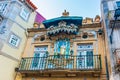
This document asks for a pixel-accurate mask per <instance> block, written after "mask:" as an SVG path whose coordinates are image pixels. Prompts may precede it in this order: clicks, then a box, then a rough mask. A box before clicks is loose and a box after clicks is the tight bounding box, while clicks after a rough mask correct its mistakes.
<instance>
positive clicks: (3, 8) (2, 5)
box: [0, 4, 7, 12]
mask: <svg viewBox="0 0 120 80" xmlns="http://www.w3.org/2000/svg"><path fill="white" fill-rule="evenodd" d="M6 6H7V4H0V12H3V11H4V10H5V8H6Z"/></svg>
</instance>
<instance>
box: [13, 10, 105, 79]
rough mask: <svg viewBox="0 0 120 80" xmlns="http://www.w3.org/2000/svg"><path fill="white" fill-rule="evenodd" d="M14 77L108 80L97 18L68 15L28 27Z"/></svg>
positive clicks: (101, 32)
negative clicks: (25, 40) (25, 41)
mask: <svg viewBox="0 0 120 80" xmlns="http://www.w3.org/2000/svg"><path fill="white" fill-rule="evenodd" d="M27 31H28V40H27V45H26V47H25V50H24V52H23V55H22V59H21V62H20V65H19V66H18V68H16V69H15V70H16V72H17V77H16V80H60V79H62V80H107V73H106V64H105V55H106V50H105V47H106V45H105V37H104V31H103V27H102V25H101V22H100V17H99V16H96V17H95V19H94V20H93V19H92V18H86V19H84V20H83V19H82V17H79V16H69V12H66V11H65V12H64V13H63V16H62V17H58V18H53V19H50V20H45V21H43V22H42V24H41V25H40V27H39V28H38V27H36V28H30V29H28V30H27Z"/></svg>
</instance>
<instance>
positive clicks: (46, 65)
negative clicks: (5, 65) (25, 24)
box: [15, 55, 102, 77]
mask: <svg viewBox="0 0 120 80" xmlns="http://www.w3.org/2000/svg"><path fill="white" fill-rule="evenodd" d="M101 69H102V65H101V56H100V55H79V56H72V55H50V56H46V57H31V58H29V57H27V58H22V60H21V62H20V66H19V68H16V69H15V70H16V71H17V72H20V73H21V74H23V75H27V76H28V75H29V76H32V75H38V76H40V75H41V76H45V75H48V76H49V77H50V76H53V75H56V74H62V75H65V76H69V75H71V74H72V75H75V76H76V75H78V74H91V73H92V75H93V76H99V74H100V72H101Z"/></svg>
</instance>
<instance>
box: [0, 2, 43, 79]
mask: <svg viewBox="0 0 120 80" xmlns="http://www.w3.org/2000/svg"><path fill="white" fill-rule="evenodd" d="M36 9H37V8H36V6H35V5H34V4H33V3H32V2H31V1H30V0H0V64H1V66H0V72H1V76H0V80H14V78H15V75H16V73H15V70H14V69H15V67H17V66H18V63H19V61H20V60H21V55H22V53H23V50H24V48H25V45H26V40H27V31H26V30H27V28H32V27H33V24H34V20H35V17H36V15H37V14H38V13H36V12H35V10H36ZM42 19H43V17H42Z"/></svg>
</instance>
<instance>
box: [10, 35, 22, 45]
mask: <svg viewBox="0 0 120 80" xmlns="http://www.w3.org/2000/svg"><path fill="white" fill-rule="evenodd" d="M9 43H10V44H11V45H12V46H15V47H18V45H19V43H20V39H19V38H18V37H17V36H16V35H11V36H10V39H9Z"/></svg>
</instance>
